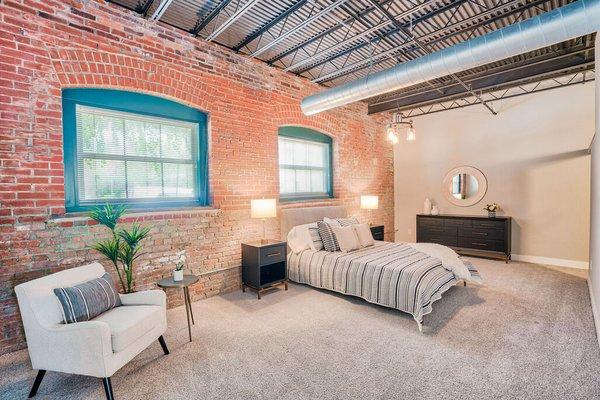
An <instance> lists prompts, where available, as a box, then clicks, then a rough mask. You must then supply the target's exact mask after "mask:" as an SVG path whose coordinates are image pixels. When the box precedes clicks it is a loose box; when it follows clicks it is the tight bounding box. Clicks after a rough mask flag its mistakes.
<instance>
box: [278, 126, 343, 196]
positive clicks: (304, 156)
mask: <svg viewBox="0 0 600 400" xmlns="http://www.w3.org/2000/svg"><path fill="white" fill-rule="evenodd" d="M332 164H333V163H332V140H331V137H329V136H327V135H324V134H322V133H320V132H317V131H314V130H312V129H308V128H302V127H297V126H284V127H281V128H279V192H280V197H281V199H282V200H303V199H315V198H327V197H333V171H332Z"/></svg>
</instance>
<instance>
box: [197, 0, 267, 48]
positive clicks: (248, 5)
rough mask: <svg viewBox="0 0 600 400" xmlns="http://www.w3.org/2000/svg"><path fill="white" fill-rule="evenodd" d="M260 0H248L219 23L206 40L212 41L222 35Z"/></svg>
mask: <svg viewBox="0 0 600 400" xmlns="http://www.w3.org/2000/svg"><path fill="white" fill-rule="evenodd" d="M259 1H260V0H248V2H246V3H245V4H244V5H243V6H241V7H240V8H238V9H237V10H236V11H235V12H234V13H233V14H232V15H231V16H230V17H229V18H227V20H226V21H225V22H223V23H222V24H221V25H219V26H218V27H217V28H215V30H214V31H213V32H212V33H211V34H210V35H208V36H207V37H206V41H207V42H210V41H213V40H215V39H216V38H217V37H218V36H219V35H221V34H222V33H223V32H225V30H226V29H227V28H229V27H230V26H231V25H233V23H234V22H235V21H237V20H238V19H240V18H241V17H243V16H244V14H246V13H247V12H248V11H250V9H251V8H252V7H254V6H255V5H256V3H258V2H259Z"/></svg>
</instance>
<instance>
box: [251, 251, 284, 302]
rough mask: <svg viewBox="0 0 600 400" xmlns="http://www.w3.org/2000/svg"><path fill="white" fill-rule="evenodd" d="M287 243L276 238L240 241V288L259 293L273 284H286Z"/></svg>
mask: <svg viewBox="0 0 600 400" xmlns="http://www.w3.org/2000/svg"><path fill="white" fill-rule="evenodd" d="M286 261H287V243H286V242H280V241H278V240H267V241H265V242H263V241H261V240H256V241H253V242H247V243H242V290H243V291H244V292H245V291H246V288H247V287H248V288H251V289H254V290H255V291H256V293H257V295H258V299H259V300H260V297H261V293H262V292H263V291H265V290H267V289H269V288H271V287H273V286H277V285H281V284H283V285H284V287H285V290H287V289H288V284H287V277H286V275H287V268H286Z"/></svg>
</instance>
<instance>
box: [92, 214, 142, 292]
mask: <svg viewBox="0 0 600 400" xmlns="http://www.w3.org/2000/svg"><path fill="white" fill-rule="evenodd" d="M125 211H126V208H125V207H124V206H121V205H116V206H112V205H111V204H105V205H104V207H96V208H94V209H92V211H90V212H89V214H88V215H89V217H90V218H91V219H93V220H94V221H96V222H98V223H99V224H101V225H104V226H106V227H107V228H108V229H110V232H111V236H110V237H109V238H108V239H104V240H102V241H100V242H98V243H96V244H94V245H92V246H91V248H92V249H94V250H96V251H98V252H99V253H101V254H103V255H104V256H105V257H106V258H108V259H109V260H110V261H112V263H113V265H114V267H115V269H116V270H117V275H118V276H119V282H120V283H121V286H122V287H123V292H124V293H132V292H133V291H134V279H135V277H134V274H133V270H134V262H135V260H137V259H138V258H139V257H140V256H141V255H142V254H143V253H141V252H140V250H141V248H140V246H139V244H140V242H141V241H142V240H144V239H145V238H147V237H148V235H149V233H150V228H148V227H142V226H140V225H139V224H137V223H134V224H133V225H132V226H131V228H130V229H123V228H120V229H117V224H118V222H119V218H121V216H122V215H123V214H125ZM119 263H120V265H119Z"/></svg>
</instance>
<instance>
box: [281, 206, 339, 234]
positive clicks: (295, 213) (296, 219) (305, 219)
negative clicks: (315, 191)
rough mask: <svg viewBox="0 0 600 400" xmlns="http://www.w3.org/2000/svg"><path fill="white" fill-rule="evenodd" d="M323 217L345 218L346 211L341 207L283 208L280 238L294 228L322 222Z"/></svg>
mask: <svg viewBox="0 0 600 400" xmlns="http://www.w3.org/2000/svg"><path fill="white" fill-rule="evenodd" d="M324 217H329V218H345V217H346V209H345V208H344V207H342V206H326V207H303V208H284V209H282V210H281V238H282V239H283V240H286V238H287V234H288V232H289V231H290V229H292V228H293V227H294V226H297V225H302V224H310V223H311V222H317V221H322V220H323V218H324Z"/></svg>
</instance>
